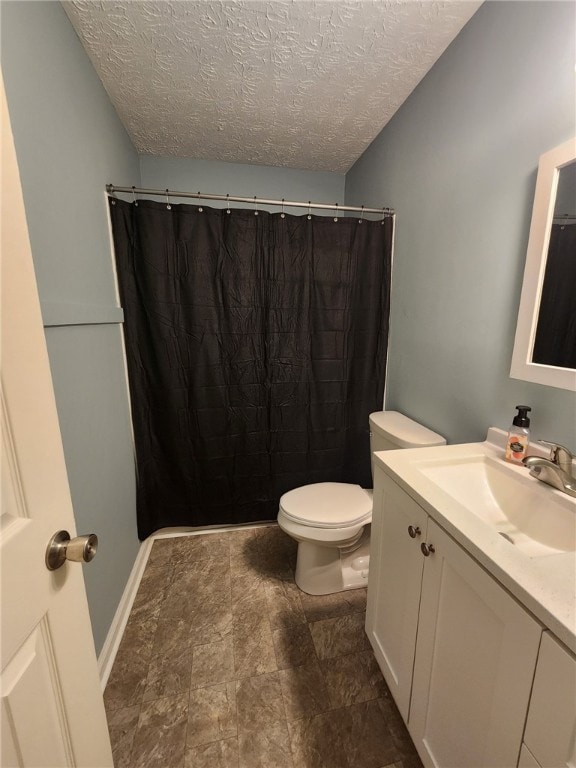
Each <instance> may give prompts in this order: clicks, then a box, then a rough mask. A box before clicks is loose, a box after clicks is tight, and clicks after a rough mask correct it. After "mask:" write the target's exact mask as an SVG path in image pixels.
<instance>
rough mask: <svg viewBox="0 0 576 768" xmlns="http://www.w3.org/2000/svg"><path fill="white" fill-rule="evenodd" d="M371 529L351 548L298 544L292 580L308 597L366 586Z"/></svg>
mask: <svg viewBox="0 0 576 768" xmlns="http://www.w3.org/2000/svg"><path fill="white" fill-rule="evenodd" d="M369 562H370V526H369V525H367V526H366V528H365V529H364V531H363V533H362V536H361V538H360V540H359V541H358V542H357V543H356V544H355V545H353V546H352V547H345V548H342V549H339V548H338V547H324V546H321V545H319V544H313V543H312V542H309V541H300V542H299V543H298V556H297V560H296V575H295V580H296V584H297V585H298V587H299V588H300V589H301V590H302V591H303V592H306V593H307V594H308V595H331V594H333V593H334V592H343V591H344V590H347V589H359V588H361V587H365V586H367V584H368V566H369Z"/></svg>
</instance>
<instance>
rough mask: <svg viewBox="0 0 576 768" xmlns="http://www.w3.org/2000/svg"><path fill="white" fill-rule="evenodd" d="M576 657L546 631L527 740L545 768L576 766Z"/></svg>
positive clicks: (538, 665) (529, 746) (533, 691)
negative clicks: (575, 719)
mask: <svg viewBox="0 0 576 768" xmlns="http://www.w3.org/2000/svg"><path fill="white" fill-rule="evenodd" d="M575 715H576V659H575V658H574V656H573V655H572V654H571V653H570V652H569V651H568V650H567V649H566V648H564V647H563V646H562V645H560V643H558V642H557V641H556V640H555V639H554V638H553V637H552V636H551V635H550V634H549V633H548V632H545V633H544V636H543V638H542V645H541V646H540V653H539V655H538V664H537V666H536V677H535V678H534V687H533V689H532V698H531V699H530V709H529V710H528V721H527V723H526V733H525V734H524V741H525V742H526V746H527V747H528V748H529V749H530V751H531V752H532V754H533V755H534V757H535V758H536V759H537V760H538V762H539V763H540V764H541V765H543V766H544V768H560V766H569V767H570V766H576V722H575V721H574V718H575Z"/></svg>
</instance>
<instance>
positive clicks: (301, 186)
mask: <svg viewBox="0 0 576 768" xmlns="http://www.w3.org/2000/svg"><path fill="white" fill-rule="evenodd" d="M140 170H141V176H142V186H143V187H145V188H148V189H166V188H168V189H175V190H178V191H179V192H198V191H202V192H211V193H213V194H216V195H236V196H238V197H254V195H256V197H266V198H268V199H277V200H282V198H284V199H285V200H293V201H294V202H299V201H300V200H302V201H304V202H305V201H307V200H312V202H317V203H325V202H326V203H332V202H334V203H338V204H343V203H344V181H345V177H344V174H341V173H324V172H320V171H300V170H295V169H292V168H270V167H268V166H262V165H242V164H240V163H222V162H215V161H210V160H192V159H190V158H181V157H153V156H151V155H140ZM132 183H133V182H132ZM132 183H130V184H127V186H131V185H132ZM124 185H125V184H124V183H118V186H124ZM178 202H193V203H194V202H195V201H193V200H183V199H182V200H179V201H178ZM206 205H210V206H213V207H215V208H222V207H226V204H225V203H219V202H218V201H212V202H208V201H207V202H206ZM230 207H237V208H242V207H250V206H245V205H243V204H241V203H232V204H231V206H230ZM261 208H262V210H269V211H273V212H276V213H277V212H278V211H279V210H280V209H279V208H276V207H270V206H262V207H261ZM286 212H287V213H292V214H294V215H302V214H306V213H307V210H306V209H301V208H290V209H288V208H287V209H286ZM316 213H320V211H316Z"/></svg>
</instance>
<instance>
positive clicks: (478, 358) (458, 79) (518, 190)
mask: <svg viewBox="0 0 576 768" xmlns="http://www.w3.org/2000/svg"><path fill="white" fill-rule="evenodd" d="M575 8H576V6H575V5H574V3H567V2H566V3H565V2H487V3H485V4H484V5H483V6H481V8H480V9H479V11H478V12H477V13H476V14H475V16H474V17H473V18H472V19H471V21H470V22H469V23H468V24H467V25H466V27H465V28H464V29H463V31H462V32H461V33H460V35H459V36H458V37H457V38H456V39H455V41H454V42H453V43H452V45H451V46H450V47H449V48H448V49H447V51H446V52H445V54H444V55H443V56H442V57H441V59H440V60H439V61H438V62H437V63H436V65H435V66H434V67H433V69H432V70H431V71H430V72H429V74H428V75H427V77H426V78H425V79H424V80H423V81H422V82H421V83H420V85H419V86H418V88H417V89H416V90H415V91H414V92H413V93H412V95H411V96H410V97H409V98H408V99H407V101H406V102H405V103H404V105H403V106H402V107H401V109H400V110H399V112H398V113H397V114H396V115H395V116H394V118H393V119H392V121H391V122H390V123H389V124H388V125H387V126H386V127H385V128H384V130H383V131H382V132H381V134H380V135H379V136H378V137H377V139H376V140H375V141H374V142H373V143H372V144H371V146H370V147H369V148H368V149H367V150H366V152H365V153H364V154H363V156H362V157H361V158H360V159H359V160H358V161H357V162H356V164H355V165H354V166H353V168H352V169H351V170H350V171H349V172H348V174H347V176H346V202H347V203H349V204H357V203H358V202H360V201H362V202H366V204H367V205H370V204H371V201H372V204H373V201H375V200H376V201H383V202H384V204H386V205H389V206H391V207H394V208H395V209H396V211H397V214H398V215H397V228H396V244H395V256H394V269H393V284H392V308H391V336H390V357H389V373H388V385H387V396H386V406H387V407H388V408H391V409H398V410H400V411H403V412H405V413H407V414H409V415H410V416H412V417H413V418H415V419H418V420H420V421H422V422H423V423H424V424H426V425H428V426H429V427H431V428H433V429H434V430H436V431H438V432H440V433H442V434H444V435H445V436H446V437H447V438H448V440H449V441H450V442H468V441H476V440H482V439H484V437H485V434H486V429H487V427H488V426H490V425H494V426H501V427H503V428H507V427H508V425H509V424H510V421H511V418H512V416H513V415H514V406H515V405H516V404H517V403H526V404H528V405H531V406H532V408H533V412H532V428H533V434H534V436H535V437H544V438H549V439H553V440H558V441H559V442H562V443H564V444H566V445H568V446H571V447H572V449H576V397H575V395H574V393H570V392H567V391H564V390H560V389H554V388H551V387H544V386H541V385H537V384H529V383H525V382H522V381H517V380H514V379H511V378H509V370H510V360H511V356H512V347H513V341H514V332H515V328H516V316H517V311H518V304H519V299H520V290H521V284H522V276H523V270H524V260H525V255H526V245H527V242H528V231H529V225H530V215H531V208H532V198H533V194H534V187H535V182H536V169H537V165H538V158H539V156H540V154H542V153H543V152H545V151H547V150H549V149H551V148H552V147H554V146H556V145H558V144H560V143H562V142H564V141H566V140H567V139H568V138H570V137H571V136H573V135H574V134H575V133H576V128H575V114H576V112H575V103H574V76H575V73H574V63H575V61H576V55H575V45H576V43H575V37H574V29H575V21H576V19H575Z"/></svg>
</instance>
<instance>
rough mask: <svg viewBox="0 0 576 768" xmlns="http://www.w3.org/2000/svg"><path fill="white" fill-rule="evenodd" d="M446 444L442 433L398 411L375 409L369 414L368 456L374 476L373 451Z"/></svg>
mask: <svg viewBox="0 0 576 768" xmlns="http://www.w3.org/2000/svg"><path fill="white" fill-rule="evenodd" d="M434 445H446V439H445V438H444V437H442V435H439V434H437V433H436V432H432V430H431V429H428V428H427V427H424V426H422V424H418V422H417V421H413V420H412V419H409V418H408V416H404V414H403V413H399V412H398V411H376V413H371V414H370V457H371V460H372V476H374V451H392V450H396V449H398V448H431V447H432V446H434Z"/></svg>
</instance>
